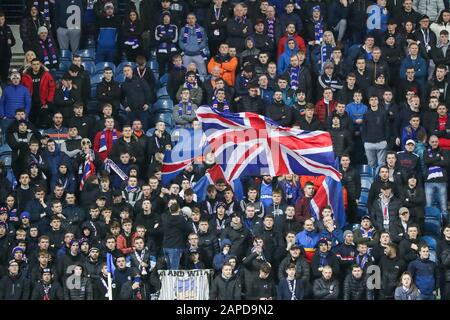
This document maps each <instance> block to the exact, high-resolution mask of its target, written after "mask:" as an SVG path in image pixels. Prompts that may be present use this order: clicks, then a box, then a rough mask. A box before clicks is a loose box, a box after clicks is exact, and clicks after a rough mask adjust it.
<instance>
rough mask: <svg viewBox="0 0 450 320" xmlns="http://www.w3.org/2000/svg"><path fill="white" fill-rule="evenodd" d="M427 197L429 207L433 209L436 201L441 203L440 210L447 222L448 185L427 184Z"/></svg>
mask: <svg viewBox="0 0 450 320" xmlns="http://www.w3.org/2000/svg"><path fill="white" fill-rule="evenodd" d="M425 197H426V201H427V207H433V204H434V202H435V201H434V200H437V202H438V203H439V205H438V209H440V210H441V214H442V218H444V219H445V220H447V219H448V212H447V184H446V183H443V182H425Z"/></svg>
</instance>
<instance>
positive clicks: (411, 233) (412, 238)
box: [398, 223, 420, 264]
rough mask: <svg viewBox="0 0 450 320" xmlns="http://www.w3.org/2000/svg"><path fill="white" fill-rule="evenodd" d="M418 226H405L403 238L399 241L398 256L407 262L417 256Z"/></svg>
mask: <svg viewBox="0 0 450 320" xmlns="http://www.w3.org/2000/svg"><path fill="white" fill-rule="evenodd" d="M419 245H420V243H419V227H418V226H417V225H416V224H413V223H412V224H410V225H409V226H408V228H407V235H406V236H405V239H403V240H402V241H401V242H400V245H399V250H398V251H399V252H398V253H399V256H400V258H401V259H403V260H404V261H405V263H407V264H409V263H410V262H411V261H414V260H416V259H417V257H418V256H419V253H418V252H419Z"/></svg>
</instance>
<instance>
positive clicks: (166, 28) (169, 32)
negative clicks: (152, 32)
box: [156, 24, 177, 53]
mask: <svg viewBox="0 0 450 320" xmlns="http://www.w3.org/2000/svg"><path fill="white" fill-rule="evenodd" d="M175 33H176V26H175V25H173V24H164V25H159V26H158V27H157V28H156V34H158V36H159V37H160V38H170V39H172V40H173V39H175V37H176V34H175ZM174 51H177V47H176V44H174V43H173V42H170V43H167V42H166V41H162V42H161V43H160V44H159V47H158V53H168V52H174Z"/></svg>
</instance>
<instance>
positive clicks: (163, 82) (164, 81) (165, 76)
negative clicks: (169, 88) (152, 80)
mask: <svg viewBox="0 0 450 320" xmlns="http://www.w3.org/2000/svg"><path fill="white" fill-rule="evenodd" d="M168 81H169V75H168V74H167V73H165V74H163V76H162V77H161V78H159V85H160V86H161V87H165V86H166V85H167V82H168Z"/></svg>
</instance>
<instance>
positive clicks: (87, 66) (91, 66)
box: [81, 61, 95, 75]
mask: <svg viewBox="0 0 450 320" xmlns="http://www.w3.org/2000/svg"><path fill="white" fill-rule="evenodd" d="M81 65H82V66H83V67H84V70H86V71H87V72H89V74H90V75H93V74H95V63H94V62H93V61H83V62H82V63H81Z"/></svg>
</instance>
